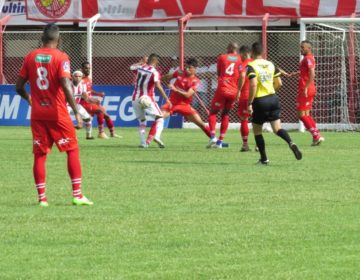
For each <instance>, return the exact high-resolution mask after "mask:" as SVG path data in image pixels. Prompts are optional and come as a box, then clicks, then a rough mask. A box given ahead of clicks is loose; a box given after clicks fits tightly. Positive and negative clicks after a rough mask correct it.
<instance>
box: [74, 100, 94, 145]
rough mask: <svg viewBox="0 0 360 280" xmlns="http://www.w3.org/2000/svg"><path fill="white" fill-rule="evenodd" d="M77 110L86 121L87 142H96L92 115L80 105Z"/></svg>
mask: <svg viewBox="0 0 360 280" xmlns="http://www.w3.org/2000/svg"><path fill="white" fill-rule="evenodd" d="M77 109H78V111H79V114H80V116H81V118H82V120H83V121H84V124H85V130H86V139H87V140H94V139H95V138H94V136H92V118H91V115H90V114H89V113H88V112H87V111H86V109H85V108H84V107H83V106H82V105H80V104H77Z"/></svg>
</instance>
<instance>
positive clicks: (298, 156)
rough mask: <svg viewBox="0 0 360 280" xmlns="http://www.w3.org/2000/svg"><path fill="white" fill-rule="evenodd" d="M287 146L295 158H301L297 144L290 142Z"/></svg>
mask: <svg viewBox="0 0 360 280" xmlns="http://www.w3.org/2000/svg"><path fill="white" fill-rule="evenodd" d="M289 147H290V149H291V150H292V151H293V153H294V155H295V158H296V159H297V160H300V159H302V153H301V152H300V150H299V148H298V146H297V145H296V144H295V143H291V144H290V146H289Z"/></svg>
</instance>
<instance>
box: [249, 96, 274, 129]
mask: <svg viewBox="0 0 360 280" xmlns="http://www.w3.org/2000/svg"><path fill="white" fill-rule="evenodd" d="M252 108H253V113H252V122H253V123H255V124H260V125H262V124H263V123H265V122H272V121H276V120H278V119H280V102H279V97H278V96H277V95H276V94H271V95H266V96H263V97H259V98H255V99H254V101H253V103H252Z"/></svg>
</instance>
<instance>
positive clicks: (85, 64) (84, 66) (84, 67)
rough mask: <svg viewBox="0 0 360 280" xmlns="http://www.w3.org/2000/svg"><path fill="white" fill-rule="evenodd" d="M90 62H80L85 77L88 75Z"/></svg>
mask: <svg viewBox="0 0 360 280" xmlns="http://www.w3.org/2000/svg"><path fill="white" fill-rule="evenodd" d="M90 69H91V66H90V62H89V61H85V62H83V63H81V71H82V72H83V74H84V76H85V77H87V76H89V75H90Z"/></svg>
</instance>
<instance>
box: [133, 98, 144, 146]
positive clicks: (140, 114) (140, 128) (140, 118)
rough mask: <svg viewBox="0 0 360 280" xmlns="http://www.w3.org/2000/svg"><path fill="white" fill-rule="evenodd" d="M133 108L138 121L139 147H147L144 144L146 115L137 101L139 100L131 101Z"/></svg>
mask: <svg viewBox="0 0 360 280" xmlns="http://www.w3.org/2000/svg"><path fill="white" fill-rule="evenodd" d="M132 106H133V110H134V113H135V117H136V118H137V120H138V121H139V126H138V133H139V139H140V145H139V148H147V144H146V117H145V112H144V109H143V108H142V106H141V105H140V103H139V100H138V99H137V100H134V101H132Z"/></svg>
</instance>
